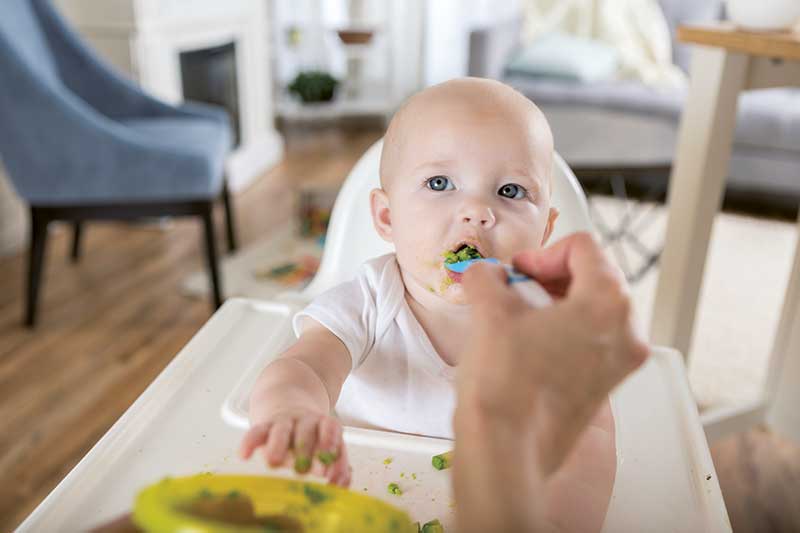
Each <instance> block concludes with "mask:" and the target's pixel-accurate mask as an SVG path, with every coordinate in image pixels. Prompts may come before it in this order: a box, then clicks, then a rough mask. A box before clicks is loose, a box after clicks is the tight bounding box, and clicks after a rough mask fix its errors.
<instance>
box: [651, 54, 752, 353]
mask: <svg viewBox="0 0 800 533" xmlns="http://www.w3.org/2000/svg"><path fill="white" fill-rule="evenodd" d="M747 66H748V57H747V56H745V55H742V54H733V53H727V52H726V51H725V50H724V49H720V48H710V47H703V46H697V47H695V48H694V50H693V57H692V66H691V76H690V80H691V81H690V87H689V92H688V95H687V100H686V106H685V108H684V111H683V118H682V119H681V126H680V134H679V138H678V149H677V153H676V156H675V162H674V166H673V171H672V176H671V178H670V185H669V223H668V226H667V236H666V241H665V245H664V252H663V254H662V256H661V273H660V275H659V280H658V288H657V291H656V298H655V304H654V309H653V318H652V321H651V323H650V335H651V340H652V341H653V342H654V343H656V344H663V345H667V346H673V347H675V348H677V349H678V351H680V352H681V353H682V354H684V357H688V351H689V346H690V345H691V340H692V329H693V326H694V316H695V308H696V306H697V299H698V294H699V290H700V286H701V282H702V278H703V268H704V267H705V260H706V251H707V248H708V241H709V236H710V234H711V226H712V223H713V221H714V215H715V214H716V212H717V210H718V209H719V206H720V203H721V200H722V191H723V186H724V183H725V178H726V176H727V173H728V162H729V159H730V154H731V144H732V142H733V133H734V129H735V126H736V104H737V100H738V96H739V92H740V91H741V90H742V89H743V88H744V85H745V79H746V75H747Z"/></svg>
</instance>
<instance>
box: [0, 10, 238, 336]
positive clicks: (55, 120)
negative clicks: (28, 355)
mask: <svg viewBox="0 0 800 533" xmlns="http://www.w3.org/2000/svg"><path fill="white" fill-rule="evenodd" d="M230 147H231V128H230V123H229V120H228V117H227V115H226V114H225V113H224V112H223V111H221V110H218V109H216V108H212V107H210V106H205V105H201V104H189V103H186V104H183V105H181V106H178V107H173V106H170V105H167V104H165V103H162V102H160V101H158V100H156V99H154V98H151V97H149V96H147V95H146V94H144V93H143V92H142V91H141V90H140V89H139V88H137V87H136V86H135V85H134V84H133V83H130V82H128V81H127V80H125V79H124V78H122V77H120V76H118V75H116V74H115V73H114V72H113V71H112V70H110V69H109V68H108V67H107V66H106V65H105V64H103V63H102V62H101V61H100V60H99V59H98V58H97V57H96V56H95V54H94V53H93V52H92V51H91V50H89V49H88V48H87V47H86V46H85V45H84V44H83V43H82V42H81V41H80V39H79V38H78V37H77V36H76V35H75V34H74V33H73V32H72V30H71V29H70V28H68V27H67V26H66V25H65V23H64V21H63V20H62V19H61V17H60V16H59V14H58V13H57V12H56V11H55V9H54V8H53V6H52V5H51V4H50V2H49V0H3V1H2V3H0V157H2V161H3V163H4V165H5V167H6V170H7V171H8V175H9V177H10V179H11V183H12V184H13V186H14V188H15V189H16V191H17V193H18V194H19V195H20V196H21V197H22V198H23V199H24V200H25V201H26V202H27V203H28V204H30V213H31V245H30V259H29V261H30V263H29V271H28V291H27V310H26V316H25V321H26V323H27V324H28V325H29V326H33V325H34V323H35V320H36V307H37V296H38V293H39V285H40V278H41V271H42V264H43V261H44V251H45V245H46V239H47V226H48V224H49V223H50V222H52V221H56V220H60V221H70V222H73V223H74V225H75V235H74V240H73V247H72V255H73V259H75V260H77V259H78V257H79V251H80V238H81V230H82V223H83V222H84V221H87V220H109V219H133V218H139V217H152V216H192V217H198V218H200V219H201V220H202V222H203V225H204V229H205V232H204V233H205V246H206V255H207V259H208V269H209V271H210V278H211V283H212V294H213V299H214V301H213V303H214V306H215V307H218V306H219V305H220V304H221V301H222V299H221V287H220V279H219V273H218V260H217V253H216V247H215V242H214V231H213V229H214V228H213V222H212V210H213V203H214V200H215V199H217V198H218V197H219V196H220V195H221V196H222V199H223V201H224V204H225V211H226V222H227V234H228V245H229V248H230V249H231V250H233V249H235V247H236V242H235V237H234V228H233V214H232V210H231V209H232V206H231V202H230V196H229V194H228V190H227V187H226V185H225V180H224V170H223V168H224V162H225V158H226V156H227V154H228V152H229V150H230Z"/></svg>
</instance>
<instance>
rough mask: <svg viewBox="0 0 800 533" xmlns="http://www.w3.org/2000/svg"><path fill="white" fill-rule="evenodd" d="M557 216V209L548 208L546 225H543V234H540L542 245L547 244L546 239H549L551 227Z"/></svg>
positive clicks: (554, 223)
mask: <svg viewBox="0 0 800 533" xmlns="http://www.w3.org/2000/svg"><path fill="white" fill-rule="evenodd" d="M557 218H558V209H556V208H555V207H551V208H550V213H549V214H548V215H547V225H546V226H545V227H544V236H542V246H544V245H545V244H547V241H548V240H549V239H550V235H552V234H553V228H554V227H555V225H556V219H557Z"/></svg>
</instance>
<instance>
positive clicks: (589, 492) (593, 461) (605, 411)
mask: <svg viewBox="0 0 800 533" xmlns="http://www.w3.org/2000/svg"><path fill="white" fill-rule="evenodd" d="M616 471H617V448H616V436H615V427H614V415H613V413H612V411H611V402H610V401H609V400H606V401H605V402H604V403H603V404H602V405H601V407H600V409H599V410H598V412H597V414H596V415H595V417H594V419H593V420H592V422H591V423H590V424H589V426H588V427H587V428H586V430H585V431H584V433H583V435H581V436H580V437H579V438H578V441H577V442H576V444H575V448H574V449H573V450H572V452H571V453H570V455H569V456H568V457H567V459H566V461H565V462H564V464H563V465H562V467H561V468H560V469H559V470H558V471H557V472H556V473H555V474H554V475H553V477H552V478H551V479H550V480H549V481H548V482H547V485H548V486H547V503H546V509H547V511H546V513H547V518H548V521H549V523H550V525H551V526H552V527H553V530H554V531H559V532H565V531H575V532H578V531H580V532H586V531H600V530H601V528H602V527H603V522H604V521H605V517H606V512H607V510H608V505H609V503H610V501H611V492H612V490H613V488H614V479H615V478H616Z"/></svg>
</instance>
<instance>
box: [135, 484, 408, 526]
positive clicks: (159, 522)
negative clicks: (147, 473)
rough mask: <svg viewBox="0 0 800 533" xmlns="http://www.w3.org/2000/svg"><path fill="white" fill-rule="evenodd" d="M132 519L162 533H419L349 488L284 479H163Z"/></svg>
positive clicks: (144, 494) (139, 500) (401, 516)
mask: <svg viewBox="0 0 800 533" xmlns="http://www.w3.org/2000/svg"><path fill="white" fill-rule="evenodd" d="M133 521H134V522H135V524H136V526H137V527H139V528H140V529H142V530H144V531H148V532H149V531H153V532H158V533H170V532H176V533H177V532H181V533H229V532H230V533H233V532H240V533H249V532H253V533H256V532H259V533H264V532H269V531H273V532H276V533H277V532H289V531H291V532H300V531H302V532H304V533H315V532H323V531H324V532H330V533H337V532H341V533H345V532H347V533H360V532H364V533H368V532H369V533H383V532H386V533H389V532H391V533H416V532H417V528H416V525H414V523H412V522H411V520H410V518H409V517H408V515H407V514H406V513H405V512H404V511H401V510H399V509H397V508H395V507H393V506H391V505H389V504H388V503H385V502H383V501H381V500H378V499H376V498H372V497H370V496H366V495H364V494H359V493H356V492H353V491H350V490H346V489H342V488H340V487H334V486H331V485H323V484H320V483H312V482H304V481H297V480H291V479H284V478H275V477H264V476H237V475H215V474H198V475H194V476H188V477H181V478H165V479H163V480H161V481H159V482H158V483H155V484H153V485H150V486H149V487H146V488H144V489H143V490H142V491H141V492H139V494H138V495H137V497H136V504H135V506H134V511H133Z"/></svg>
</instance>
